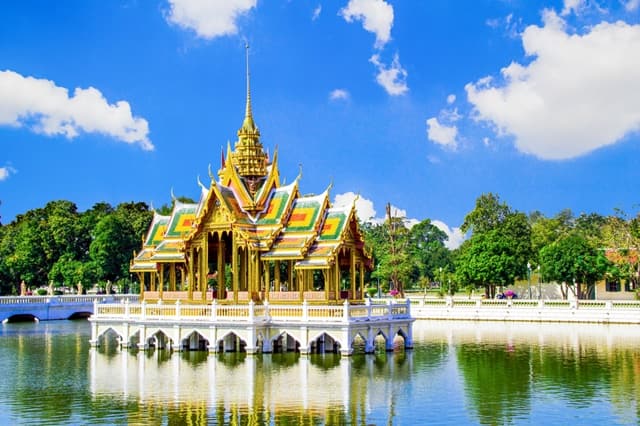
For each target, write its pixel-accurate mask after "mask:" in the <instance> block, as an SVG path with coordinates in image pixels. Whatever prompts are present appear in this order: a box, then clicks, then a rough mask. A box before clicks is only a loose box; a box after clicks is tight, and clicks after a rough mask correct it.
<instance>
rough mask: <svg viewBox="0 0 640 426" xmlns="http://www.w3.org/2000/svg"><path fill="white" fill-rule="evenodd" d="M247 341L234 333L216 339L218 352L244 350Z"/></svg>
mask: <svg viewBox="0 0 640 426" xmlns="http://www.w3.org/2000/svg"><path fill="white" fill-rule="evenodd" d="M246 347H247V342H245V341H244V340H242V339H241V338H240V336H238V335H237V334H235V333H229V334H227V335H226V336H224V337H223V338H222V339H220V340H218V352H246Z"/></svg>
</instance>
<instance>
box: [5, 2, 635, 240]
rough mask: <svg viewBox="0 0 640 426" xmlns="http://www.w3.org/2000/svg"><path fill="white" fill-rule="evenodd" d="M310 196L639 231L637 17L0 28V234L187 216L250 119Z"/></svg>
mask: <svg viewBox="0 0 640 426" xmlns="http://www.w3.org/2000/svg"><path fill="white" fill-rule="evenodd" d="M246 44H248V45H249V46H250V48H249V51H248V52H249V61H250V74H251V97H252V106H253V115H254V118H255V121H256V124H257V125H258V126H259V128H260V131H261V134H262V137H261V141H262V143H263V145H264V146H265V148H266V149H267V150H268V151H269V152H270V153H273V152H275V150H277V151H278V160H279V166H280V172H281V177H282V178H283V181H284V182H285V183H287V182H291V181H292V180H293V179H295V177H296V176H297V175H298V173H299V172H300V170H302V180H301V183H300V189H301V192H302V193H303V194H307V193H316V194H317V193H321V192H322V191H324V190H325V189H326V188H327V187H328V186H329V185H332V187H331V196H332V200H334V202H336V203H338V204H339V203H343V202H351V201H352V200H353V199H354V197H356V196H357V197H359V198H358V199H357V202H356V206H357V208H358V213H359V216H360V219H362V220H370V221H376V220H381V218H383V217H384V214H385V205H386V204H387V203H390V204H391V205H392V206H393V207H394V211H395V212H396V214H398V215H402V216H405V217H406V218H407V220H408V221H410V222H412V223H415V222H416V221H421V220H424V219H430V220H431V221H432V222H433V223H434V224H436V225H437V226H438V227H440V228H441V229H443V230H444V231H445V232H447V234H448V235H449V237H450V238H449V241H448V243H447V244H448V246H449V247H456V246H457V245H459V244H460V242H461V241H462V240H463V239H464V235H463V234H462V233H461V232H460V229H459V227H460V225H461V224H462V223H463V221H464V217H465V216H466V214H468V213H469V212H470V211H471V210H472V209H473V207H474V204H475V200H476V199H477V198H478V197H479V196H480V195H481V194H483V193H488V192H492V193H494V194H497V195H498V196H499V197H500V199H501V200H502V201H504V202H506V203H507V204H508V205H509V206H510V207H511V208H512V209H514V210H518V211H522V212H525V213H530V212H532V211H536V210H537V211H540V212H542V213H543V214H545V215H547V216H553V215H555V214H557V213H558V212H560V211H561V210H564V209H571V210H572V211H573V212H574V214H576V215H578V214H580V213H600V214H603V215H608V214H612V213H613V212H614V209H622V210H624V211H627V212H634V213H635V212H636V210H637V208H638V202H639V201H640V197H639V196H638V194H639V190H638V182H640V160H639V159H640V0H556V1H551V0H549V1H530V0H466V1H462V0H429V1H412V0H335V1H323V0H313V1H311V0H268V1H267V0H224V1H223V0H219V1H218V0H209V1H205V0H160V1H154V0H145V1H141V0H137V1H136V0H113V1H108V2H106V1H99V0H68V1H65V2H62V3H60V2H42V1H39V0H21V1H11V2H4V4H3V6H2V13H1V14H0V148H1V150H0V201H1V203H2V204H1V205H0V217H1V221H2V223H5V224H6V223H9V222H10V221H12V220H13V219H15V217H16V215H18V214H22V213H25V212H26V211H28V210H31V209H34V208H39V207H43V206H44V205H45V204H46V203H47V202H49V201H52V200H59V199H65V200H70V201H73V202H74V203H76V204H77V206H78V208H79V210H80V211H84V210H87V209H89V208H91V207H92V206H93V205H94V204H95V203H98V202H103V201H105V202H108V203H111V204H112V205H114V206H115V205H117V204H118V203H121V202H128V201H144V202H147V203H149V204H152V205H153V206H156V207H159V206H161V205H163V204H166V203H169V202H170V200H171V193H172V192H173V193H174V194H175V195H177V196H187V197H191V198H194V199H197V198H198V195H199V186H198V183H197V182H198V179H200V180H201V181H202V182H204V183H205V184H206V185H208V184H209V182H210V177H209V168H211V170H212V172H213V174H214V175H216V174H217V170H218V169H219V168H220V158H221V151H222V150H223V149H225V150H226V146H227V143H228V142H231V143H232V144H233V143H234V142H235V140H236V138H237V136H236V132H237V130H238V128H239V127H240V126H241V124H242V120H243V117H244V109H245V93H246V89H245V87H246V86H245V85H246V78H245V76H246V69H245V52H246V49H245V45H246Z"/></svg>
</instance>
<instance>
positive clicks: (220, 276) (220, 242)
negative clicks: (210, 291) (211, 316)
mask: <svg viewBox="0 0 640 426" xmlns="http://www.w3.org/2000/svg"><path fill="white" fill-rule="evenodd" d="M224 269H225V268H224V241H223V240H222V235H220V234H218V299H221V298H222V299H224V297H225V282H224Z"/></svg>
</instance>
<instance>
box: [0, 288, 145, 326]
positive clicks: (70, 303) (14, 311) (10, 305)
mask: <svg viewBox="0 0 640 426" xmlns="http://www.w3.org/2000/svg"><path fill="white" fill-rule="evenodd" d="M122 300H129V301H137V300H138V295H132V294H127V295H95V296H94V295H77V296H76V295H68V296H65V295H62V296H4V297H0V321H2V322H3V323H5V322H9V321H24V320H32V321H33V320H36V321H49V320H65V319H74V318H88V317H89V316H91V315H92V314H93V312H94V306H95V305H94V302H98V303H102V302H117V301H122Z"/></svg>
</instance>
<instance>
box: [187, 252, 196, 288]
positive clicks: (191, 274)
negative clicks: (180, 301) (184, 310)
mask: <svg viewBox="0 0 640 426" xmlns="http://www.w3.org/2000/svg"><path fill="white" fill-rule="evenodd" d="M194 261H195V251H194V250H193V247H189V276H188V278H187V279H188V280H189V287H188V296H187V297H188V299H189V300H193V285H194V282H195V274H194V271H193V263H194Z"/></svg>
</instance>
